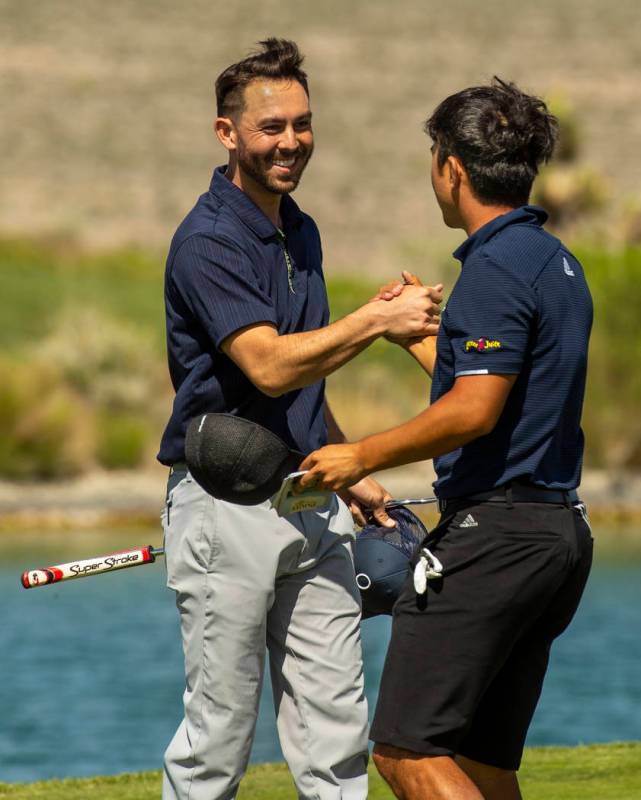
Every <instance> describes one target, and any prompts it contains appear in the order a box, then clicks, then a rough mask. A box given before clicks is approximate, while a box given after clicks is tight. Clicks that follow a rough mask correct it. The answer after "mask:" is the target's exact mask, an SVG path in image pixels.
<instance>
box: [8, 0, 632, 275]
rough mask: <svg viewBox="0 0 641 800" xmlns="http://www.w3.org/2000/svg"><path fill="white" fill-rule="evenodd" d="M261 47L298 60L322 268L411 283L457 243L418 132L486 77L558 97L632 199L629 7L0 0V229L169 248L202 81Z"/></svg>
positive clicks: (185, 191)
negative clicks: (308, 111) (273, 38)
mask: <svg viewBox="0 0 641 800" xmlns="http://www.w3.org/2000/svg"><path fill="white" fill-rule="evenodd" d="M267 34H280V35H286V36H290V37H293V38H295V39H297V40H298V41H299V43H300V45H301V47H302V49H303V50H304V52H305V53H306V54H307V66H308V70H309V73H310V76H311V81H312V84H311V85H312V101H313V106H314V110H315V128H316V133H317V152H316V156H315V158H314V160H313V162H312V164H311V165H310V168H309V174H308V176H307V177H306V180H305V182H304V186H303V187H302V188H301V190H300V191H299V193H298V199H299V200H300V201H301V204H302V205H304V207H305V208H306V209H308V210H309V211H310V212H312V213H313V214H314V215H315V216H316V217H317V219H318V221H319V223H320V224H321V227H322V230H323V232H324V236H325V255H326V263H327V265H328V267H329V268H330V269H338V268H352V269H353V268H354V267H362V266H367V267H368V268H369V269H370V270H372V269H373V270H376V271H378V272H379V273H387V272H389V271H390V270H394V271H396V269H397V268H398V267H399V266H400V265H404V266H410V267H414V268H417V269H420V268H421V267H422V268H423V270H422V271H423V272H425V259H426V257H429V256H430V254H433V253H435V252H436V253H439V254H441V253H443V252H446V251H447V250H449V249H450V248H451V246H452V245H453V244H454V243H455V242H456V241H458V238H459V237H458V235H457V234H451V233H448V232H447V231H445V230H444V229H442V226H441V223H440V218H439V215H438V212H437V210H436V206H435V204H434V202H433V201H432V200H431V198H430V197H429V195H428V187H427V159H428V153H427V147H428V142H427V140H426V138H425V136H424V134H423V133H422V132H421V124H422V121H423V120H424V119H425V117H426V115H427V114H428V112H429V111H430V110H431V109H432V108H433V107H434V104H435V103H436V102H437V101H438V100H439V99H441V98H442V97H443V96H445V95H446V94H448V93H450V92H452V91H454V90H457V89H459V88H461V87H462V86H463V85H469V84H470V83H477V82H482V81H486V80H487V79H488V78H490V77H491V76H492V75H493V74H494V73H498V74H500V75H502V76H505V77H508V78H512V79H515V80H517V81H519V82H521V83H522V84H523V85H524V86H525V87H529V88H530V89H532V90H534V91H536V92H538V93H541V94H547V93H549V92H553V91H557V90H560V91H562V92H564V93H565V94H566V95H567V97H568V98H569V99H570V100H571V101H572V102H573V103H574V104H576V105H577V107H578V108H579V109H580V112H581V119H582V122H583V125H584V134H585V156H586V158H587V159H588V160H589V161H591V162H593V163H594V164H595V165H597V166H598V167H599V168H601V169H602V170H603V171H604V172H605V173H606V174H607V176H608V178H609V180H610V183H611V187H612V193H613V198H618V197H619V196H620V195H621V194H626V193H636V194H637V195H638V193H639V189H638V187H639V185H640V184H641V157H639V155H638V142H639V139H640V137H641V102H640V100H641V89H640V88H639V87H640V86H641V83H640V81H639V73H640V71H641V7H640V6H639V4H638V2H636V0H619V2H617V3H613V4H610V3H606V2H605V0H561V2H559V0H539V1H538V2H537V3H530V4H523V3H521V4H516V3H514V2H511V0H487V2H484V3H478V2H474V0H449V2H447V3H442V2H437V1H436V0H396V2H394V3H391V2H385V0H350V2H348V3H345V2H342V0H324V2H322V3H319V2H301V0H279V2H275V0H261V2H260V3H259V2H257V1H256V0H248V1H246V2H238V3H223V2H211V0H186V2H184V3H180V4H177V3H173V2H169V0H153V2H151V1H150V0H117V2H115V3H108V4H105V3H102V2H98V0H83V2H82V3H78V2H73V0H47V2H46V3H36V2H24V0H0V104H1V106H2V108H3V121H2V125H1V126H0V149H1V151H2V152H3V153H4V154H5V156H6V155H7V154H10V157H8V158H6V157H5V158H4V159H3V166H2V187H1V194H0V231H5V232H7V231H8V232H19V231H22V232H26V233H28V234H32V233H36V232H59V231H63V232H71V233H73V234H76V235H78V236H80V237H81V238H83V239H86V240H88V241H89V242H92V243H98V244H101V245H109V246H111V245H114V244H116V243H119V242H123V241H129V240H135V241H139V242H142V243H144V244H145V245H152V246H156V247H158V248H160V249H164V248H165V247H166V244H167V242H168V239H169V237H170V235H171V232H172V230H173V228H174V227H175V224H176V223H177V221H178V220H179V219H180V217H181V215H182V214H183V213H184V212H185V211H186V210H187V209H188V208H189V207H190V206H191V205H192V203H193V201H194V199H195V197H196V195H197V194H198V193H199V192H200V191H202V190H204V189H205V188H206V186H207V183H208V180H209V173H210V169H211V166H212V165H213V164H215V163H216V162H218V161H220V160H221V153H220V151H219V150H218V148H217V147H216V146H215V144H214V142H213V138H212V135H211V128H210V125H211V118H212V114H213V103H212V91H211V90H212V84H213V80H214V77H215V76H216V74H217V73H218V72H219V71H220V70H221V68H222V67H224V66H226V65H227V63H229V62H230V60H233V59H234V58H236V57H238V56H239V55H240V54H242V53H244V52H245V51H246V50H247V49H248V48H249V47H250V46H251V45H252V43H253V42H255V41H256V40H257V39H259V38H261V37H264V36H265V35H267ZM613 208H614V205H613ZM613 213H614V212H613ZM434 270H435V267H432V271H434Z"/></svg>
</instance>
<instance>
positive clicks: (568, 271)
mask: <svg viewBox="0 0 641 800" xmlns="http://www.w3.org/2000/svg"><path fill="white" fill-rule="evenodd" d="M563 272H565V274H566V275H567V276H568V277H570V278H574V270H573V269H572V267H571V266H570V264H569V263H568V260H567V258H566V257H565V256H563Z"/></svg>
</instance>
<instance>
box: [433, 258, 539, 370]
mask: <svg viewBox="0 0 641 800" xmlns="http://www.w3.org/2000/svg"><path fill="white" fill-rule="evenodd" d="M536 309H537V299H536V293H535V291H534V289H533V288H532V287H531V286H529V285H528V284H527V282H526V281H524V280H523V279H522V278H521V277H520V276H519V275H518V274H517V273H516V272H515V270H514V268H513V267H510V266H503V265H500V264H496V263H494V262H493V261H492V260H490V259H487V258H483V259H477V260H475V261H474V262H473V263H469V264H466V265H465V267H464V271H463V273H462V274H461V277H460V278H459V281H458V283H457V284H456V287H455V289H454V291H453V292H452V296H451V297H450V300H449V301H448V304H447V308H446V311H445V319H444V323H445V325H446V332H447V336H448V339H449V342H450V346H451V348H452V353H453V356H454V377H455V378H458V377H460V376H463V375H488V374H506V375H513V374H518V373H519V372H520V371H521V367H522V365H523V361H524V358H525V355H526V352H527V347H528V342H529V340H530V332H531V330H532V325H533V322H534V320H535V317H536Z"/></svg>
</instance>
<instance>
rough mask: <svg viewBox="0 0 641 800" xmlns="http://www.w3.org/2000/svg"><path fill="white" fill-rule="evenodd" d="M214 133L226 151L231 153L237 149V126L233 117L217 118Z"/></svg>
mask: <svg viewBox="0 0 641 800" xmlns="http://www.w3.org/2000/svg"><path fill="white" fill-rule="evenodd" d="M214 133H215V134H216V136H217V137H218V141H219V142H220V143H221V144H222V146H223V147H224V148H225V149H226V150H230V151H231V150H235V149H236V141H237V135H236V125H235V124H234V121H233V119H232V118H231V117H216V120H215V122H214Z"/></svg>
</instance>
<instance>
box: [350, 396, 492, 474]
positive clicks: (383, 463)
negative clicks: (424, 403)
mask: <svg viewBox="0 0 641 800" xmlns="http://www.w3.org/2000/svg"><path fill="white" fill-rule="evenodd" d="M456 394H457V393H456V391H455V389H452V390H451V391H450V392H448V393H447V394H446V395H444V396H443V397H442V398H441V399H440V400H437V401H436V402H435V403H433V404H432V405H431V406H430V407H429V408H427V409H425V411H422V412H421V413H420V414H419V415H418V416H416V417H414V418H413V419H411V420H409V421H408V422H405V423H403V424H402V425H399V426H398V427H397V428H393V429H391V430H388V431H383V432H382V433H377V434H373V435H372V436H367V437H366V438H364V439H362V440H361V441H359V442H357V443H356V447H357V448H358V451H359V457H360V459H361V461H362V465H363V467H364V469H365V471H366V474H369V473H371V472H375V471H377V470H380V469H388V468H390V467H398V466H401V465H402V464H409V463H412V462H414V461H423V460H425V459H429V458H435V457H436V456H440V455H443V454H445V453H449V452H451V451H452V450H456V449H457V448H459V447H462V446H463V445H465V444H467V443H468V442H471V441H472V440H473V439H476V438H478V437H479V436H483V435H485V434H486V433H489V432H490V431H491V430H492V428H493V427H494V425H495V424H496V419H488V417H487V414H486V413H485V412H486V409H485V407H484V405H483V402H482V400H481V399H479V402H478V404H474V403H470V402H469V399H468V402H467V403H461V402H460V401H459V400H458V398H457V397H456Z"/></svg>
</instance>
